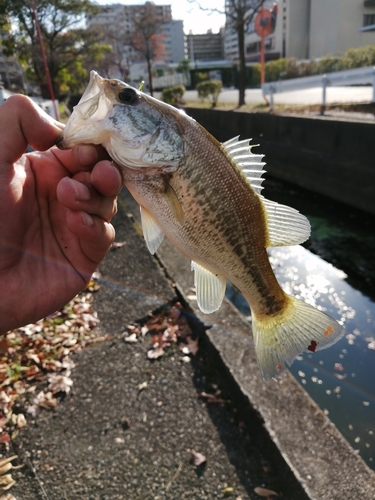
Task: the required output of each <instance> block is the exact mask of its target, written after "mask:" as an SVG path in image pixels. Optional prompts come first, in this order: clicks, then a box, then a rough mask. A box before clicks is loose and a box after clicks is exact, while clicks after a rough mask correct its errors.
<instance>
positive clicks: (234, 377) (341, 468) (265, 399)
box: [122, 190, 375, 500]
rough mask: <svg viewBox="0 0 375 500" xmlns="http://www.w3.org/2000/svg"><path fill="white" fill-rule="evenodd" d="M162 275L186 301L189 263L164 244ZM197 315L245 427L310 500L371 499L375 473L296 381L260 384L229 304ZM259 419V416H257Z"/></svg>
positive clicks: (243, 324) (240, 322)
mask: <svg viewBox="0 0 375 500" xmlns="http://www.w3.org/2000/svg"><path fill="white" fill-rule="evenodd" d="M122 200H123V201H124V203H125V204H126V206H127V207H128V209H129V210H130V212H131V213H132V214H133V216H134V218H135V219H136V221H138V223H140V216H139V208H138V205H137V203H135V202H134V200H133V199H132V197H131V196H130V195H129V193H128V192H127V191H126V190H124V191H123V193H122ZM157 256H158V258H159V260H160V262H161V263H162V265H163V267H164V269H165V271H166V273H167V274H168V275H169V276H170V277H171V279H173V281H174V282H175V283H176V286H177V288H178V289H179V291H180V292H181V293H182V294H183V296H184V297H185V300H186V297H187V296H188V295H189V293H191V287H192V286H193V274H192V272H191V270H190V262H188V261H187V259H186V258H185V257H183V256H182V255H181V254H180V253H179V252H178V251H177V250H175V249H174V247H173V246H172V245H171V244H170V243H169V242H168V241H164V242H163V243H162V245H161V247H160V249H159V251H158V253H157ZM189 304H190V306H191V307H192V309H193V310H194V311H195V313H196V315H197V316H198V317H199V318H201V320H202V321H203V322H205V323H209V324H210V325H211V328H210V329H209V330H208V331H207V338H208V341H209V342H210V344H211V349H212V352H213V355H216V356H218V360H219V361H218V362H219V363H223V372H225V373H226V374H227V377H226V379H227V383H228V384H229V386H230V387H231V390H232V394H233V396H234V398H236V399H237V402H238V407H239V409H241V408H243V409H244V411H245V410H246V409H248V408H250V410H247V413H246V423H247V425H249V426H254V425H258V426H259V422H261V427H262V428H263V429H266V431H267V432H268V434H269V436H270V437H271V439H272V440H273V442H274V443H275V445H276V446H277V448H278V450H279V452H280V453H281V455H282V456H283V458H284V459H285V461H286V462H287V463H288V465H289V467H290V468H291V470H292V471H293V473H294V474H295V476H296V478H297V479H298V481H300V483H301V484H302V486H303V487H304V489H305V491H306V493H307V494H308V496H309V498H310V499H311V500H342V499H357V498H358V499H359V498H361V500H373V499H374V491H375V473H374V471H372V470H371V469H369V467H368V466H367V465H366V464H365V462H364V461H363V460H362V458H361V457H360V456H359V455H358V454H357V453H356V452H355V451H354V450H353V449H352V448H351V446H350V445H349V443H348V442H347V441H346V440H345V439H344V438H343V436H342V435H341V434H340V433H339V431H338V430H337V429H336V427H335V426H334V425H333V424H332V422H331V421H330V420H329V418H328V417H327V416H326V415H324V413H323V412H322V411H321V410H320V408H319V407H318V406H317V405H316V404H315V403H314V401H313V400H312V399H311V398H310V397H309V395H308V394H307V393H306V392H305V391H304V390H303V388H302V387H301V386H300V385H299V384H298V382H297V381H296V380H295V379H294V378H293V377H292V376H291V375H290V374H289V373H285V374H284V375H283V376H282V377H281V378H280V380H279V381H278V382H275V381H272V382H268V383H266V382H264V381H263V380H262V378H261V376H260V373H259V370H258V367H257V365H256V360H255V353H254V348H253V345H252V343H251V342H249V341H247V340H244V336H243V335H244V332H245V331H248V330H249V328H250V326H249V324H248V322H247V321H246V320H245V318H243V316H242V315H241V314H240V313H239V312H238V311H237V310H236V309H235V308H234V307H233V306H232V304H231V303H230V302H228V301H227V300H225V301H224V303H223V305H222V307H221V308H220V309H219V311H217V312H216V313H214V314H211V315H203V314H202V313H200V312H199V310H198V308H197V305H196V303H195V302H194V301H189ZM258 417H260V418H258Z"/></svg>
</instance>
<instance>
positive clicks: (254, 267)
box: [161, 122, 285, 315]
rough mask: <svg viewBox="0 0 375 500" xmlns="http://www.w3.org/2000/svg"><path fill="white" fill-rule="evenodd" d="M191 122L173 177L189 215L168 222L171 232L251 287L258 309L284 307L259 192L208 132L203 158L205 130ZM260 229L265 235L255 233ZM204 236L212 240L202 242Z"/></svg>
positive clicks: (215, 268)
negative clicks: (269, 253)
mask: <svg viewBox="0 0 375 500" xmlns="http://www.w3.org/2000/svg"><path fill="white" fill-rule="evenodd" d="M189 125H190V127H189V129H190V130H189V132H187V135H186V144H185V158H184V162H183V164H182V165H181V166H180V168H179V169H178V170H177V171H176V172H174V173H173V174H172V178H171V182H170V183H171V186H172V188H173V189H174V190H175V192H176V194H177V197H178V198H179V199H180V200H182V201H181V204H182V207H183V211H184V213H185V214H186V220H185V224H184V226H182V227H181V226H180V227H176V228H174V231H168V227H167V225H165V226H164V227H166V231H167V232H166V236H167V237H168V238H169V239H170V240H171V241H172V243H174V244H175V246H176V247H177V248H178V249H179V250H180V251H181V252H182V253H184V254H185V255H186V256H187V257H189V258H191V259H193V260H196V261H197V262H198V263H200V264H203V265H205V267H206V268H207V269H209V270H210V271H211V272H213V273H215V272H216V273H219V274H224V275H226V277H227V278H228V279H229V280H230V281H231V282H232V283H233V284H234V285H235V286H236V287H237V288H240V287H241V288H242V289H243V290H245V291H246V292H245V295H247V298H249V296H253V299H252V303H253V310H258V311H259V313H263V314H265V315H268V314H273V313H275V312H279V311H280V310H281V309H282V308H283V307H284V305H285V295H284V294H282V293H280V292H281V289H280V287H279V285H278V283H277V281H276V279H275V276H274V273H273V271H272V269H271V266H270V264H269V260H268V256H267V253H266V250H265V246H266V241H265V229H264V228H261V229H260V228H259V226H260V221H262V222H263V226H264V224H265V221H264V220H263V219H264V213H263V209H262V206H261V204H260V203H259V199H258V196H257V195H256V193H255V192H254V191H253V190H252V188H251V186H250V185H249V184H248V182H247V181H246V179H245V178H244V176H243V174H242V172H241V171H240V170H239V169H238V167H237V166H236V165H234V164H233V162H232V161H231V160H230V158H227V156H226V155H225V154H224V153H223V152H222V150H221V148H220V145H219V144H218V143H216V141H215V142H214V141H213V139H212V138H208V137H205V136H203V138H204V140H205V155H204V157H203V158H202V157H201V154H200V151H201V149H202V147H201V145H200V142H202V131H201V129H200V126H199V125H197V124H196V123H194V122H191V123H190V124H189ZM228 163H229V165H228ZM194 207H200V208H201V211H200V212H194V211H193V214H194V215H193V217H191V215H190V214H191V213H192V212H191V211H192V210H194ZM234 213H235V214H236V217H235V218H234V217H233V214H234ZM161 217H162V214H161ZM257 232H258V233H259V237H254V234H256V233H257ZM190 241H191V242H194V248H190V246H189V242H190ZM202 241H205V242H207V243H206V244H205V245H204V246H202ZM188 248H189V250H187V249H188ZM249 271H250V272H249ZM254 287H255V288H256V291H255V292H253V289H254ZM278 292H279V293H278ZM258 302H259V303H258Z"/></svg>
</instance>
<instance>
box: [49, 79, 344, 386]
mask: <svg viewBox="0 0 375 500" xmlns="http://www.w3.org/2000/svg"><path fill="white" fill-rule="evenodd" d="M82 143H83V144H84V143H90V144H101V145H102V146H103V147H104V148H105V149H106V150H107V152H108V154H109V155H110V157H111V158H112V160H113V162H114V163H115V164H116V165H117V166H118V167H119V168H120V169H121V172H122V176H123V180H124V184H125V185H126V187H127V188H128V190H129V191H130V193H131V194H132V196H133V197H134V199H135V200H136V201H137V203H138V204H139V206H140V211H141V222H142V229H143V235H144V239H145V242H146V244H147V247H148V249H149V251H150V252H151V253H152V254H154V253H155V252H156V251H157V249H158V248H159V245H160V244H161V242H162V241H163V239H164V237H166V238H167V239H168V240H169V241H170V242H171V243H172V244H173V245H174V246H175V247H176V248H177V249H178V250H179V251H180V252H182V253H183V254H184V255H185V256H186V257H187V258H189V259H190V260H191V268H192V270H193V271H194V285H195V287H196V297H197V304H198V306H199V309H200V310H201V311H202V312H203V313H205V314H209V313H212V312H214V311H216V310H217V309H218V308H219V307H220V305H221V303H222V301H223V299H224V295H225V289H226V283H227V280H229V281H230V282H231V283H232V284H233V285H234V286H235V287H236V288H237V289H238V290H239V291H240V292H241V293H242V295H243V296H244V297H245V299H246V300H247V302H248V303H249V306H250V309H251V318H252V324H251V329H250V327H249V338H252V339H253V342H254V346H255V353H256V359H257V363H258V366H259V369H260V372H261V375H262V377H263V378H264V379H265V380H269V379H272V378H276V377H277V376H278V375H279V374H280V373H282V372H283V371H284V370H285V369H286V368H287V367H288V366H290V365H291V363H292V362H293V360H294V359H295V358H296V356H298V355H299V354H301V353H302V352H303V351H308V352H310V353H311V352H315V351H317V350H319V349H323V348H325V347H328V346H330V345H332V344H333V343H334V342H336V341H337V340H338V339H339V338H340V337H341V336H342V335H343V334H344V328H343V326H342V325H340V324H339V323H338V322H336V321H335V320H334V319H332V318H331V317H330V316H328V315H327V314H325V313H323V312H322V311H319V310H317V309H316V308H314V307H313V306H311V305H309V304H307V303H305V302H303V301H301V300H298V299H296V298H295V297H292V296H291V295H288V294H286V293H285V292H284V291H283V289H282V288H281V286H280V284H279V283H278V281H277V279H276V276H275V274H274V272H273V269H272V267H271V264H270V261H269V258H268V253H267V248H269V247H274V246H284V245H298V244H300V243H302V242H304V241H305V240H306V239H307V238H308V237H309V235H310V224H309V222H308V220H307V218H306V217H305V216H303V215H302V214H300V213H299V212H298V211H297V210H295V209H294V208H291V207H288V206H286V205H282V204H279V203H276V202H274V201H270V200H268V199H266V198H265V197H264V196H263V195H262V194H261V190H262V182H263V180H264V179H263V174H264V169H263V167H264V166H265V162H264V161H263V158H264V156H263V155H261V154H257V153H254V152H253V151H252V149H253V147H254V146H253V145H252V144H250V140H248V139H246V140H243V139H240V138H239V136H238V137H234V138H233V139H230V140H228V141H226V142H224V143H220V142H218V141H217V140H216V139H215V138H214V137H213V136H212V135H211V134H210V133H209V132H208V131H207V130H206V129H204V128H203V127H202V126H201V125H200V124H199V123H198V122H197V121H195V120H194V119H193V118H191V117H189V116H188V115H187V114H186V113H184V112H183V111H181V110H179V109H177V108H175V107H173V106H171V105H169V104H166V103H163V102H162V101H159V100H157V99H155V98H153V97H151V96H149V95H147V94H145V93H143V92H141V91H140V90H138V89H136V88H133V87H131V86H130V85H128V84H126V83H124V82H122V81H120V80H116V79H106V78H102V77H101V76H100V75H99V74H98V73H97V72H95V71H91V73H90V81H89V84H88V86H87V88H86V90H85V92H84V93H83V95H82V98H81V100H80V101H79V103H78V104H77V106H76V107H75V108H74V110H73V112H72V114H71V116H70V118H69V120H68V122H67V124H66V127H65V129H64V131H63V132H62V134H61V135H60V136H59V138H58V140H57V146H58V147H59V148H61V149H69V148H72V147H73V146H75V145H77V144H82ZM251 330H252V337H251Z"/></svg>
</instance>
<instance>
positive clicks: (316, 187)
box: [186, 108, 375, 214]
mask: <svg viewBox="0 0 375 500" xmlns="http://www.w3.org/2000/svg"><path fill="white" fill-rule="evenodd" d="M186 112H187V114H188V115H190V116H192V117H193V118H195V119H196V120H197V121H198V122H199V123H200V124H201V125H203V126H204V127H205V128H206V129H207V130H208V131H209V132H210V133H211V134H212V135H214V136H215V137H216V138H217V139H218V140H219V141H225V140H227V139H230V138H231V137H234V136H236V135H239V134H240V136H241V138H242V139H245V138H250V137H251V138H253V143H254V142H255V143H256V144H259V145H260V146H259V148H257V149H255V150H254V152H255V151H256V152H258V153H264V154H265V155H266V157H265V161H266V162H267V166H266V170H267V172H269V174H270V175H272V176H274V177H276V178H279V179H282V180H286V181H288V182H292V183H294V184H296V185H299V186H301V187H304V188H306V189H309V190H311V191H314V192H317V193H320V194H323V195H326V196H328V197H330V198H333V199H335V200H337V201H340V202H342V203H345V204H347V205H350V206H354V207H356V208H359V209H362V210H364V211H366V212H370V213H372V214H375V140H374V139H375V124H369V123H362V122H348V121H336V120H331V119H327V118H324V117H323V118H320V117H314V118H305V117H296V116H287V115H284V116H283V115H272V114H266V113H241V112H233V111H219V110H204V109H198V108H188V109H186Z"/></svg>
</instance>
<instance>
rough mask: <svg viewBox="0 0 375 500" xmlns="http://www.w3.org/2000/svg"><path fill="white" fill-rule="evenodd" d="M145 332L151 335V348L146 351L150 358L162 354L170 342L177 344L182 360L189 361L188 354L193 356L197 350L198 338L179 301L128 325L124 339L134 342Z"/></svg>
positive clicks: (158, 356)
mask: <svg viewBox="0 0 375 500" xmlns="http://www.w3.org/2000/svg"><path fill="white" fill-rule="evenodd" d="M147 333H150V334H151V335H152V337H151V342H152V349H150V350H149V351H148V352H147V357H148V359H150V360H155V359H158V358H160V357H161V356H163V355H164V354H165V352H166V350H167V349H168V348H169V347H170V346H171V345H172V344H178V346H179V348H180V350H181V351H182V353H183V354H184V356H182V358H181V359H182V361H187V362H189V361H190V359H191V358H190V355H191V356H195V355H196V354H197V352H198V348H199V344H198V339H197V338H195V337H194V335H193V332H192V330H191V328H190V326H189V323H188V321H187V318H186V315H185V314H184V313H183V311H182V306H181V304H180V303H179V302H175V303H173V304H172V305H169V306H163V307H161V308H159V309H158V310H157V311H154V312H153V313H152V314H150V315H149V316H148V317H147V318H146V319H145V320H144V321H142V322H137V323H135V324H134V325H128V326H127V328H126V331H125V332H124V341H125V342H127V343H129V344H132V343H136V342H138V340H139V339H140V338H143V337H144V336H145V335H146V334H147Z"/></svg>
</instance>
